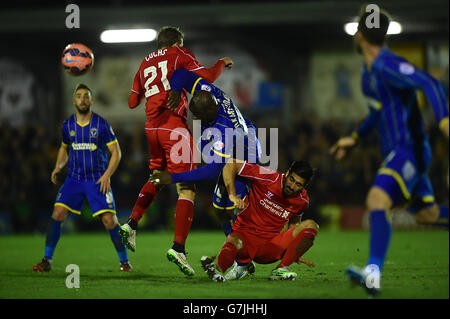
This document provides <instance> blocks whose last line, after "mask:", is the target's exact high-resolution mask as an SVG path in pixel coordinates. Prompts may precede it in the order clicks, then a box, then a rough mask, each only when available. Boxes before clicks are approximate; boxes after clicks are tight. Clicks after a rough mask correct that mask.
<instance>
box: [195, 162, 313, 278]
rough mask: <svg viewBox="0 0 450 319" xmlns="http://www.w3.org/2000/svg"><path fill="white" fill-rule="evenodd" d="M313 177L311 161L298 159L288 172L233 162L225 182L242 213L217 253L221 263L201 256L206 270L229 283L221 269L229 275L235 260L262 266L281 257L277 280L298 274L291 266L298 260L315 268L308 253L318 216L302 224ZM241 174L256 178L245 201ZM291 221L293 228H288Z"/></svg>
mask: <svg viewBox="0 0 450 319" xmlns="http://www.w3.org/2000/svg"><path fill="white" fill-rule="evenodd" d="M313 175H314V170H313V169H312V168H311V166H310V165H309V164H308V163H307V162H305V161H295V162H293V163H292V164H291V166H290V168H289V170H288V171H287V173H286V174H282V173H280V172H276V171H272V170H268V169H266V168H264V167H261V166H259V165H255V164H250V163H248V162H243V161H239V160H235V159H233V160H230V161H228V163H227V164H226V165H225V167H224V169H223V180H224V183H225V186H226V188H227V191H228V194H229V197H230V200H231V201H232V202H233V203H234V204H235V205H236V207H237V208H239V209H240V210H241V211H240V212H239V213H238V215H237V218H236V221H235V222H234V223H233V231H232V233H231V234H230V235H229V236H228V237H227V240H226V242H225V244H224V245H223V247H222V249H221V251H220V253H219V255H218V257H217V262H216V264H217V265H214V259H215V257H207V256H204V257H202V259H201V264H202V268H203V270H204V271H205V272H206V273H207V274H208V276H209V277H210V278H211V279H212V280H213V281H218V282H222V281H225V280H226V279H225V277H224V276H223V275H222V274H220V273H218V272H217V271H216V269H218V270H219V271H220V272H222V273H225V272H226V271H227V270H228V268H230V267H231V265H232V264H233V262H234V261H235V260H237V261H239V262H241V263H249V262H250V261H254V262H256V263H259V264H270V263H273V262H276V261H280V263H279V264H278V265H277V266H276V267H275V269H273V270H272V273H271V275H270V277H269V279H271V280H295V278H296V277H297V274H296V273H295V272H292V271H290V270H289V266H290V265H291V264H293V263H294V262H297V263H306V264H307V265H309V266H314V264H313V263H311V262H309V261H307V260H304V259H303V258H302V256H303V254H304V253H306V251H308V249H309V248H311V246H312V245H313V243H314V238H315V237H316V235H317V232H318V231H319V226H318V225H317V224H316V223H315V222H314V221H312V220H305V221H303V222H301V218H302V215H303V213H304V211H305V210H306V209H307V208H308V205H309V197H308V194H307V192H306V187H307V186H308V185H309V183H310V182H311V179H312V177H313ZM236 176H240V177H243V178H245V179H248V180H249V181H250V182H251V188H250V193H249V195H248V197H247V199H246V201H245V202H244V201H243V200H242V199H241V198H240V197H238V196H236V190H235V187H234V185H235V183H234V182H235V178H236ZM286 224H288V228H287V229H286V230H285V231H283V228H284V227H285V225H286Z"/></svg>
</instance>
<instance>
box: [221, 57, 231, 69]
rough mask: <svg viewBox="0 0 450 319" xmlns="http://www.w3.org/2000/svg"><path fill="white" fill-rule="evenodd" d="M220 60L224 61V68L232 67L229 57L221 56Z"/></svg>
mask: <svg viewBox="0 0 450 319" xmlns="http://www.w3.org/2000/svg"><path fill="white" fill-rule="evenodd" d="M221 60H222V61H223V62H225V67H226V68H228V69H231V68H232V67H233V60H231V59H230V58H229V57H225V58H222V59H221Z"/></svg>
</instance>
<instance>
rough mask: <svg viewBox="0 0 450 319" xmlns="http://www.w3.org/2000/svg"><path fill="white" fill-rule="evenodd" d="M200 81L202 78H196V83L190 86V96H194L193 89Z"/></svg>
mask: <svg viewBox="0 0 450 319" xmlns="http://www.w3.org/2000/svg"><path fill="white" fill-rule="evenodd" d="M201 79H202V78H198V79H197V81H195V83H194V85H193V86H192V90H191V95H194V91H195V87H196V86H197V84H198V82H199V81H200V80H201Z"/></svg>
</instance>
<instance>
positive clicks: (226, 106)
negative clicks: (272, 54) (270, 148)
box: [150, 70, 260, 279]
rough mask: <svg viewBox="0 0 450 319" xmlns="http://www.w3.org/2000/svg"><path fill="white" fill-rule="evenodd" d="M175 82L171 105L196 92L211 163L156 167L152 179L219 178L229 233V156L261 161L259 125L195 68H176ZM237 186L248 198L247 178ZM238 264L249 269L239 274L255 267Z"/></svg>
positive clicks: (218, 202)
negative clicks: (178, 169)
mask: <svg viewBox="0 0 450 319" xmlns="http://www.w3.org/2000/svg"><path fill="white" fill-rule="evenodd" d="M171 86H172V90H173V91H172V92H171V93H170V96H169V102H168V104H169V107H170V106H176V105H178V103H179V101H180V98H181V96H182V95H181V94H182V92H183V91H188V92H191V94H193V97H192V99H191V102H190V104H189V109H190V111H191V112H192V114H193V115H194V117H195V118H196V119H199V120H201V133H202V136H203V137H204V138H202V141H201V142H202V143H201V147H200V148H201V150H202V155H203V156H202V158H206V159H207V164H206V165H205V166H203V167H200V168H197V169H194V170H192V171H189V172H185V173H172V174H170V173H167V172H160V171H156V170H155V171H153V174H152V175H151V177H150V181H151V182H153V183H154V184H155V185H166V184H171V183H180V182H182V183H193V182H198V181H202V180H208V179H215V178H216V179H217V184H216V187H215V190H214V198H213V205H214V209H215V211H216V214H217V216H218V217H219V219H220V221H221V224H222V229H223V230H224V233H225V235H226V236H228V235H229V234H230V233H231V230H232V229H231V220H232V219H233V218H234V203H233V202H231V201H230V199H229V198H228V192H227V191H226V188H225V185H224V182H223V178H222V174H221V172H222V169H223V167H224V166H225V164H226V161H227V159H229V158H236V157H237V158H239V159H241V160H247V161H249V162H251V163H256V162H257V161H258V159H259V156H260V149H259V142H258V140H257V138H256V126H255V125H254V124H253V123H252V122H251V121H250V120H248V119H246V118H244V117H243V116H242V114H241V112H240V111H239V109H238V108H237V107H236V105H235V104H234V103H233V101H232V100H231V99H230V98H229V97H228V96H227V95H226V94H225V93H224V92H223V91H222V90H220V89H219V88H217V87H216V86H214V85H212V84H211V83H209V82H207V81H205V80H204V79H202V78H201V77H199V76H198V75H196V74H194V73H192V72H189V71H186V70H177V71H175V72H174V73H173V76H172V80H171ZM208 136H209V137H208ZM239 150H242V152H240V153H241V154H239ZM235 189H236V193H237V194H238V196H240V198H244V197H245V196H246V195H247V186H246V184H245V180H244V179H242V178H236V179H235ZM238 266H243V268H242V269H246V270H245V271H244V273H241V274H240V275H239V276H240V277H242V276H245V275H246V274H247V273H248V272H252V271H254V269H253V264H251V263H249V264H248V265H243V264H239V263H237V264H236V265H235V267H238ZM244 266H245V267H244ZM246 267H249V269H247V268H246ZM228 279H230V278H228Z"/></svg>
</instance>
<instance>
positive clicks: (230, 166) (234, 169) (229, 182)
mask: <svg viewBox="0 0 450 319" xmlns="http://www.w3.org/2000/svg"><path fill="white" fill-rule="evenodd" d="M243 165H244V162H243V161H240V160H237V159H230V160H229V161H228V162H227V164H226V165H225V166H224V168H223V171H222V176H223V181H224V184H225V187H226V188H227V191H228V196H229V198H230V200H231V201H232V202H233V203H234V205H235V206H236V208H238V209H243V208H245V202H244V201H243V200H242V199H240V198H239V197H238V196H236V187H235V186H234V182H235V180H236V175H237V174H238V173H239V171H240V170H241V168H242V166H243Z"/></svg>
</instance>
